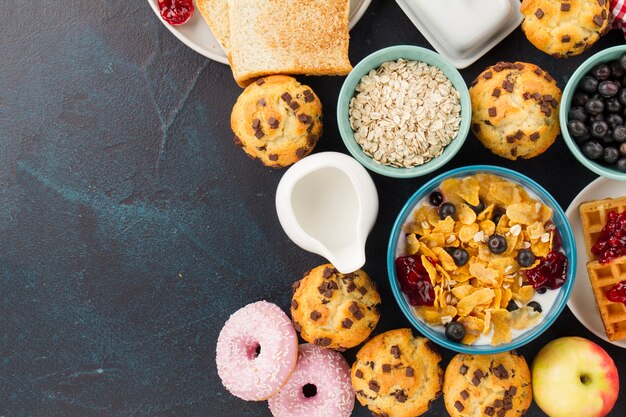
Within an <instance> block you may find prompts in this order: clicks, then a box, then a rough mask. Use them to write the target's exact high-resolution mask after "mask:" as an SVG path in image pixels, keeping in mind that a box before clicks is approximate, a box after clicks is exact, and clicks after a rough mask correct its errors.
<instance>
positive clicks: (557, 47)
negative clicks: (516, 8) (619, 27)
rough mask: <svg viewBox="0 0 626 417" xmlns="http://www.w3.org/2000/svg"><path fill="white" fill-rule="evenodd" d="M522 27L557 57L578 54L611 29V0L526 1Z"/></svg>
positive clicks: (542, 47)
mask: <svg viewBox="0 0 626 417" xmlns="http://www.w3.org/2000/svg"><path fill="white" fill-rule="evenodd" d="M521 11H522V14H523V15H524V22H523V23H522V30H523V31H524V33H525V34H526V37H527V38H528V40H529V41H530V42H531V43H532V44H533V45H535V46H536V47H537V48H538V49H541V50H542V51H544V52H545V53H547V54H550V55H552V56H553V57H555V58H566V57H569V56H573V55H578V54H580V53H582V52H584V51H585V50H587V49H589V48H590V47H591V45H593V44H594V43H595V42H596V41H597V40H598V39H600V37H601V36H602V35H604V34H605V33H606V32H607V31H608V30H609V29H610V28H611V19H610V18H609V16H610V2H609V0H564V1H554V0H523V1H522V7H521Z"/></svg>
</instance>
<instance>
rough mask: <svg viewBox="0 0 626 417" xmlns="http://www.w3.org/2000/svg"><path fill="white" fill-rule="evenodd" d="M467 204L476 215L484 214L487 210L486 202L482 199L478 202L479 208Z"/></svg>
mask: <svg viewBox="0 0 626 417" xmlns="http://www.w3.org/2000/svg"><path fill="white" fill-rule="evenodd" d="M465 203H466V204H467V205H468V206H469V208H471V209H472V210H474V213H476V214H480V213H482V211H483V210H484V209H485V202H484V201H483V200H482V199H479V200H478V205H477V206H472V205H471V204H470V203H468V202H467V201H466V202H465Z"/></svg>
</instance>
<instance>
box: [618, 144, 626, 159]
mask: <svg viewBox="0 0 626 417" xmlns="http://www.w3.org/2000/svg"><path fill="white" fill-rule="evenodd" d="M619 153H620V155H622V156H626V143H622V144H621V145H619Z"/></svg>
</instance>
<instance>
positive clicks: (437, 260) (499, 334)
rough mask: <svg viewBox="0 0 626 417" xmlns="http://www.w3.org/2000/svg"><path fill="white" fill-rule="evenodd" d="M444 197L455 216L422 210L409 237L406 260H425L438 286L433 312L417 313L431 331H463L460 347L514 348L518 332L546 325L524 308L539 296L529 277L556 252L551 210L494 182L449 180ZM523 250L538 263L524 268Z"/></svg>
mask: <svg viewBox="0 0 626 417" xmlns="http://www.w3.org/2000/svg"><path fill="white" fill-rule="evenodd" d="M439 191H440V192H441V193H442V195H443V197H444V201H445V202H448V203H452V204H453V205H454V207H455V214H454V216H446V217H445V218H444V219H443V220H442V219H440V217H439V214H438V207H435V206H432V205H430V204H429V203H424V204H423V205H421V206H420V207H419V208H418V209H416V210H415V211H414V212H413V218H412V219H411V221H409V222H408V223H407V224H406V225H405V226H404V229H403V230H404V232H405V233H406V234H407V238H406V239H407V240H406V252H407V255H416V256H418V257H419V258H420V259H421V261H422V264H423V266H424V270H425V271H426V274H427V277H426V276H425V279H426V280H429V281H430V283H431V284H432V286H433V293H434V300H432V306H420V307H415V311H416V313H417V314H418V315H419V316H420V317H421V318H422V319H423V320H424V321H425V322H426V323H428V324H429V325H431V326H441V325H447V324H448V323H450V322H452V321H457V322H459V323H461V324H462V325H463V326H464V328H465V335H464V337H463V339H462V340H461V342H462V343H465V344H473V343H476V342H477V341H478V340H479V339H480V338H481V335H483V336H486V337H491V340H490V343H491V344H492V345H494V346H496V345H499V344H502V343H508V342H510V341H511V340H512V338H513V333H512V330H525V329H528V328H530V327H533V326H535V325H536V324H537V323H538V322H539V321H541V318H542V315H541V313H539V312H537V311H535V310H534V309H533V308H531V307H528V306H526V304H528V303H529V302H530V301H531V300H532V299H533V297H534V296H535V293H536V292H535V289H534V288H533V286H532V285H530V283H529V282H528V280H527V278H526V271H528V270H529V269H532V268H535V267H536V266H537V265H539V264H540V262H541V259H542V258H543V257H545V256H546V255H547V254H548V253H549V252H551V251H553V250H555V248H554V234H555V231H554V229H555V227H554V225H553V224H552V222H551V220H550V219H551V217H552V210H551V209H550V208H549V207H547V206H546V205H545V204H543V203H542V202H540V201H537V200H536V199H535V198H533V197H531V196H530V195H529V193H528V192H527V191H526V190H525V189H524V188H522V187H521V186H520V185H518V184H516V183H514V182H512V181H509V180H506V179H504V178H501V177H498V176H496V175H492V174H476V175H473V176H468V177H465V178H449V179H446V180H444V181H443V182H442V183H441V186H440V188H439ZM496 235H497V236H496ZM494 236H496V237H497V238H498V239H496V240H495V241H494V242H495V243H492V242H491V240H493V239H490V238H493V237H494ZM503 242H506V244H504V243H503ZM491 244H493V245H500V246H505V247H493V246H490V245H491ZM459 250H461V252H460V253H461V255H459ZM522 250H526V251H531V252H532V254H533V255H534V256H535V259H534V261H533V259H532V258H531V259H530V261H527V262H524V263H523V264H522V261H518V259H521V258H518V254H519V253H520V251H522ZM455 251H456V254H455ZM463 253H465V254H463ZM459 256H461V258H462V259H460V258H459ZM513 301H514V302H515V303H516V305H514V306H513V307H511V308H510V309H511V310H512V311H508V309H507V308H509V306H510V303H512V302H513ZM516 306H517V307H519V308H517V309H515V308H514V307H516ZM480 343H483V342H480Z"/></svg>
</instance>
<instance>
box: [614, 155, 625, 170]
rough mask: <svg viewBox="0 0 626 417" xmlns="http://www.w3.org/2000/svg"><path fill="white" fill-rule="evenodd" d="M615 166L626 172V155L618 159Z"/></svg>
mask: <svg viewBox="0 0 626 417" xmlns="http://www.w3.org/2000/svg"><path fill="white" fill-rule="evenodd" d="M615 168H617V170H618V171H619V172H626V157H624V158H620V159H618V160H617V162H616V163H615Z"/></svg>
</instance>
